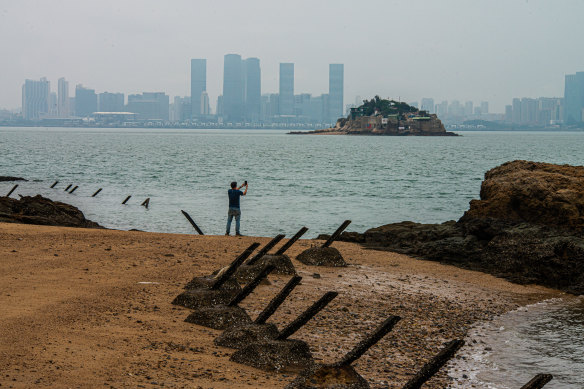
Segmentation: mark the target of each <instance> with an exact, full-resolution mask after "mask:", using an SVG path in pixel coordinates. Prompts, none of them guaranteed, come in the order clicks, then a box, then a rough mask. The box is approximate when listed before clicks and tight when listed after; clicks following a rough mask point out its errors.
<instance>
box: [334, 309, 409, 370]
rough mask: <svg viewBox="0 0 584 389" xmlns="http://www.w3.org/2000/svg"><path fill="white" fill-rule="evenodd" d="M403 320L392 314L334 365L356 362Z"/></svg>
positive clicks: (339, 365)
mask: <svg viewBox="0 0 584 389" xmlns="http://www.w3.org/2000/svg"><path fill="white" fill-rule="evenodd" d="M400 320H401V317H399V316H390V317H389V318H387V319H386V320H385V321H384V322H383V323H381V325H380V326H379V327H377V329H376V330H375V331H374V332H373V333H372V334H370V335H369V336H367V337H366V338H365V339H363V340H362V341H361V342H359V344H357V346H355V347H354V348H353V349H352V350H351V351H349V352H348V353H347V354H346V355H345V356H344V357H343V359H341V360H340V361H339V362H337V363H335V364H334V365H333V366H335V367H341V366H347V365H350V364H351V363H353V362H355V361H356V360H357V359H359V358H361V356H362V355H363V354H365V352H367V350H369V349H370V348H371V347H372V346H374V345H375V344H376V343H377V342H379V341H380V340H381V339H382V338H383V337H384V336H385V335H386V334H387V333H388V332H389V331H391V330H392V329H393V327H394V326H395V325H396V324H397V322H398V321H400Z"/></svg>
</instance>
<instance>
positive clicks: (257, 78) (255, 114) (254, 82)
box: [245, 58, 262, 123]
mask: <svg viewBox="0 0 584 389" xmlns="http://www.w3.org/2000/svg"><path fill="white" fill-rule="evenodd" d="M261 98H262V80H261V69H260V60H259V59H257V58H248V59H246V60H245V121H246V122H252V123H253V122H255V123H257V122H258V121H259V120H260V111H261Z"/></svg>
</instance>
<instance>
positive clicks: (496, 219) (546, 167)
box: [339, 161, 584, 294]
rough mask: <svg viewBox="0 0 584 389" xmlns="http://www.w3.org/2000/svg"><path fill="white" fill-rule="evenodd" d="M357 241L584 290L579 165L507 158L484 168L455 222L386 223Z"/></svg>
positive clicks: (583, 195)
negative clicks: (477, 193) (474, 195)
mask: <svg viewBox="0 0 584 389" xmlns="http://www.w3.org/2000/svg"><path fill="white" fill-rule="evenodd" d="M361 239H362V240H363V241H364V243H363V244H364V245H365V246H366V247H370V248H374V249H381V250H391V251H396V252H400V253H404V254H408V255H412V256H415V257H419V258H424V259H429V260H435V261H440V262H444V263H449V264H453V265H456V266H460V267H463V268H467V269H472V270H479V271H483V272H487V273H490V274H493V275H495V276H498V277H503V278H506V279H508V280H510V281H513V282H517V283H521V284H528V283H536V284H540V285H545V286H548V287H552V288H556V289H560V290H563V291H566V292H569V293H574V294H584V167H581V166H569V165H553V164H548V163H536V162H528V161H513V162H508V163H505V164H503V165H501V166H499V167H496V168H494V169H492V170H490V171H488V172H487V173H486V174H485V181H484V182H483V184H482V186H481V199H480V200H472V201H471V202H470V209H469V210H468V211H467V212H465V214H464V216H463V217H462V218H461V219H460V220H459V221H457V222H454V221H449V222H445V223H442V224H420V223H414V222H401V223H394V224H388V225H385V226H381V227H377V228H372V229H370V230H367V231H365V233H364V234H362V237H361ZM339 240H343V236H342V235H341V237H340V239H339Z"/></svg>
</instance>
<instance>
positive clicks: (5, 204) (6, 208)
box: [0, 195, 103, 228]
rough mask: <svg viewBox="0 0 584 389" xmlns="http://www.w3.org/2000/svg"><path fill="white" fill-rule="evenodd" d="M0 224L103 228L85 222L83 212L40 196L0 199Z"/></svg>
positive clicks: (88, 221)
mask: <svg viewBox="0 0 584 389" xmlns="http://www.w3.org/2000/svg"><path fill="white" fill-rule="evenodd" d="M0 222H4V223H23V224H40V225H47V226H63V227H83V228H103V227H101V226H100V225H99V224H97V223H95V222H92V221H91V220H87V219H86V218H85V216H84V215H83V212H81V211H80V210H79V209H77V208H75V207H74V206H72V205H69V204H65V203H60V202H57V201H52V200H50V199H47V198H45V197H42V196H40V195H37V196H34V197H30V196H25V197H22V198H20V199H19V200H16V199H12V198H9V197H0Z"/></svg>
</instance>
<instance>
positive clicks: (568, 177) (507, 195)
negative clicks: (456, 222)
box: [461, 161, 584, 230]
mask: <svg viewBox="0 0 584 389" xmlns="http://www.w3.org/2000/svg"><path fill="white" fill-rule="evenodd" d="M484 218H491V219H499V220H505V221H511V222H528V223H534V224H542V225H547V226H555V227H560V228H570V229H577V230H584V166H570V165H554V164H551V163H541V162H530V161H512V162H507V163H504V164H503V165H501V166H498V167H496V168H494V169H491V170H489V171H488V172H487V173H486V174H485V180H484V181H483V184H482V185H481V199H480V200H472V201H471V202H470V209H469V210H468V211H466V212H465V214H464V216H463V217H462V219H461V222H463V223H464V221H465V220H472V219H484Z"/></svg>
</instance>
